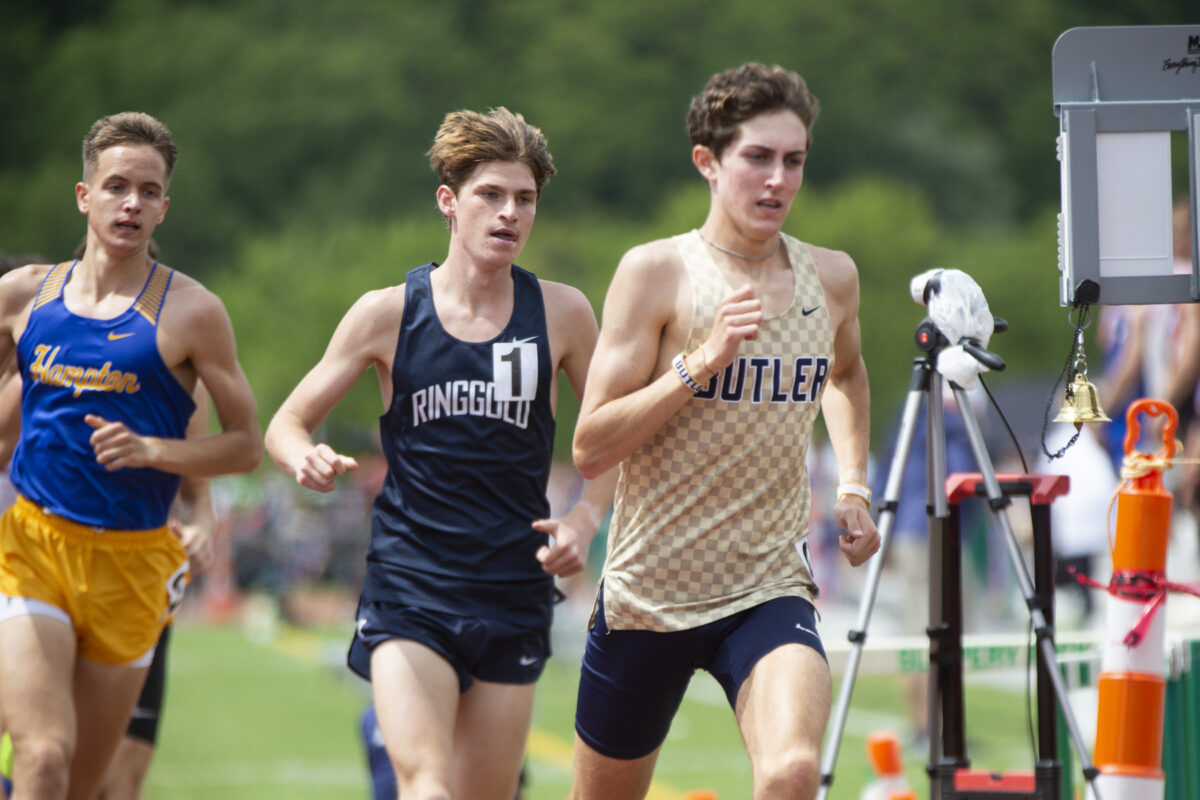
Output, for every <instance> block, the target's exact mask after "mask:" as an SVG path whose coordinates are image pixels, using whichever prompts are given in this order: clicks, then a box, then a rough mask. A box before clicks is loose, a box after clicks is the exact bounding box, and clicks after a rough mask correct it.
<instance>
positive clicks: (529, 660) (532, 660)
mask: <svg viewBox="0 0 1200 800" xmlns="http://www.w3.org/2000/svg"><path fill="white" fill-rule="evenodd" d="M537 662H538V658H537V656H521V657H520V658H518V659H517V663H518V664H520V665H521V666H522V667H531V666H533V665H534V664H536V663H537Z"/></svg>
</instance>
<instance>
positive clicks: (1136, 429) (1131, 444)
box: [1125, 397, 1179, 458]
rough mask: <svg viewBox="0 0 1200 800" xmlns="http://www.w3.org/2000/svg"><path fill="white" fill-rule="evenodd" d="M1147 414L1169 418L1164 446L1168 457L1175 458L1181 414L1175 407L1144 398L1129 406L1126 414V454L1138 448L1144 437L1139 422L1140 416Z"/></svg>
mask: <svg viewBox="0 0 1200 800" xmlns="http://www.w3.org/2000/svg"><path fill="white" fill-rule="evenodd" d="M1143 411H1144V412H1145V413H1147V414H1149V415H1150V416H1152V417H1155V416H1158V415H1164V416H1166V418H1167V424H1166V425H1164V426H1163V432H1162V436H1163V446H1164V447H1165V448H1166V457H1167V458H1174V457H1175V429H1176V428H1178V427H1179V414H1178V413H1176V411H1175V406H1173V405H1171V404H1170V403H1167V402H1164V401H1162V400H1151V399H1149V398H1146V397H1143V398H1142V399H1140V400H1135V401H1133V402H1132V403H1130V404H1129V410H1127V411H1126V412H1125V454H1126V455H1129V454H1130V453H1132V452H1133V451H1134V448H1136V447H1137V443H1138V439H1140V438H1141V435H1142V426H1141V423H1139V422H1138V414H1140V413H1142V412H1143Z"/></svg>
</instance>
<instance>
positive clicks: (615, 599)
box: [604, 231, 833, 631]
mask: <svg viewBox="0 0 1200 800" xmlns="http://www.w3.org/2000/svg"><path fill="white" fill-rule="evenodd" d="M783 239H784V243H785V245H786V248H787V256H788V260H789V261H790V263H791V267H792V275H793V285H794V287H795V288H794V291H793V296H792V303H791V305H790V306H789V307H788V308H787V310H786V311H784V312H783V313H782V314H780V315H778V316H775V317H770V318H767V319H765V320H764V321H763V324H762V326H761V329H760V331H759V336H758V338H757V339H756V340H754V341H745V342H742V344H741V347H740V349H739V351H738V355H737V357H736V358H735V359H734V361H733V363H732V364H731V365H730V366H729V367H727V368H726V369H725V370H724V371H723V372H722V373H721V374H719V375H717V376H716V377H714V378H713V380H712V381H711V382H710V383H709V384H708V386H707V387H705V390H704V391H703V392H701V393H698V394H697V395H696V396H695V397H693V398H692V399H691V400H689V401H688V403H687V404H686V405H684V407H683V408H682V409H681V410H680V412H679V413H678V414H677V415H676V416H675V417H674V418H673V419H672V420H671V421H670V422H668V423H667V425H666V426H664V427H663V429H662V430H660V431H659V432H658V433H657V434H656V435H655V436H654V437H653V438H652V439H651V440H649V441H648V442H646V444H644V445H643V446H642V447H641V448H640V449H639V450H638V451H636V452H635V453H633V455H631V456H630V457H629V458H628V459H626V460H625V461H623V462H622V463H621V474H620V482H619V483H618V485H617V494H616V504H615V507H614V511H613V519H612V524H611V526H610V529H609V542H608V558H607V561H606V563H605V569H604V611H605V621H606V623H607V624H608V627H609V628H610V629H613V630H621V629H641V630H655V631H673V630H685V629H688V628H694V627H698V626H700V625H704V624H707V623H709V622H713V621H715V620H718V619H722V618H724V617H727V616H730V615H732V614H736V613H738V612H740V611H743V610H745V609H747V608H751V607H753V606H756V605H758V604H760V603H763V602H765V601H767V600H771V599H773V598H776V597H782V596H790V595H800V596H802V597H807V598H808V599H810V600H812V599H814V598H815V596H816V585H815V584H814V583H813V579H812V576H811V574H810V572H809V569H808V566H807V558H806V557H805V556H804V555H801V552H802V542H803V539H804V537H805V536H806V535H807V534H808V514H809V481H808V470H807V468H806V466H805V455H806V453H807V451H808V443H809V439H810V438H811V436H812V427H813V421H814V420H815V418H816V415H817V412H818V410H819V407H820V406H819V401H820V397H821V391H822V390H823V388H824V386H825V382H826V380H827V378H828V376H829V373H830V370H832V368H833V332H832V330H831V327H830V322H829V310H828V308H827V305H826V300H825V293H824V291H823V290H822V288H821V282H820V279H819V278H818V277H817V268H816V263H815V262H814V261H813V257H812V254H811V253H810V252H809V250H808V247H807V246H806V245H805V244H803V243H802V242H800V241H797V240H796V239H793V238H792V237H790V236H784V237H783ZM674 241H675V244H676V246H677V247H678V248H679V253H680V255H681V257H682V259H683V263H684V265H685V266H686V268H687V271H688V275H689V276H690V278H691V285H692V328H691V332H690V334H689V335H688V340H687V348H686V352H689V353H690V352H692V351H694V350H695V349H696V348H698V347H699V346H700V344H701V343H702V342H703V341H704V340H705V339H706V338H707V337H708V334H709V332H710V331H711V330H712V327H713V323H714V320H715V315H716V310H717V306H718V304H719V303H720V302H721V299H722V298H723V297H724V296H725V295H727V294H728V293H729V292H730V286H729V283H728V281H727V280H726V279H725V277H724V276H723V275H722V274H721V272H720V270H719V269H718V268H717V265H716V263H715V262H714V261H713V258H712V255H711V253H710V252H709V251H708V249H707V248H706V247H705V246H704V244H703V242H702V241H701V240H700V237H699V234H698V233H697V232H696V231H692V232H690V233H686V234H682V235H680V236H676V237H675V238H674Z"/></svg>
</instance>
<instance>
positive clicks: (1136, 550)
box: [1093, 399, 1179, 800]
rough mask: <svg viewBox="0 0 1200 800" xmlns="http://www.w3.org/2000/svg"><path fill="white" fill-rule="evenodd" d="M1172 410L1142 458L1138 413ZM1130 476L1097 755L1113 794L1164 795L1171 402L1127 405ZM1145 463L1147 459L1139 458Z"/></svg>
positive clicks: (1106, 791) (1117, 549) (1112, 588)
mask: <svg viewBox="0 0 1200 800" xmlns="http://www.w3.org/2000/svg"><path fill="white" fill-rule="evenodd" d="M1141 413H1146V414H1149V415H1152V416H1156V415H1164V416H1166V417H1167V421H1166V423H1165V424H1164V425H1163V445H1164V449H1163V450H1162V451H1160V453H1159V454H1157V456H1156V457H1154V458H1144V459H1141V460H1140V461H1139V459H1138V457H1137V456H1136V455H1135V454H1134V448H1135V446H1136V444H1137V441H1138V438H1139V422H1138V415H1139V414H1141ZM1126 420H1127V425H1128V428H1127V433H1126V435H1125V454H1126V470H1125V471H1124V472H1126V473H1127V474H1128V473H1129V472H1132V476H1131V477H1129V478H1128V484H1127V485H1125V486H1123V487H1122V488H1121V490H1120V491H1119V492H1118V494H1117V527H1116V535H1115V539H1114V541H1113V543H1112V561H1113V577H1112V580H1111V582H1110V583H1109V587H1108V609H1107V622H1106V628H1105V637H1104V646H1103V650H1102V653H1101V662H1100V679H1099V682H1098V684H1097V688H1098V690H1099V709H1098V713H1097V719H1096V748H1095V753H1094V756H1093V761H1094V764H1095V766H1096V768H1097V769H1098V770H1099V772H1100V774H1099V776H1098V777H1097V779H1096V785H1097V788H1098V789H1099V791H1100V793H1101V795H1102V796H1103V797H1104V799H1105V800H1161V798H1162V796H1163V771H1162V739H1163V698H1164V696H1165V690H1166V673H1165V665H1164V661H1163V636H1164V625H1165V622H1164V619H1165V616H1166V615H1165V613H1164V609H1163V605H1164V601H1165V598H1166V589H1165V588H1164V587H1165V585H1166V563H1167V542H1168V539H1169V536H1170V523H1171V507H1172V504H1173V497H1172V495H1171V493H1170V492H1168V491H1167V490H1166V489H1164V488H1163V482H1162V472H1163V468H1164V467H1163V466H1162V465H1163V463H1164V459H1170V458H1172V457H1174V455H1175V429H1176V428H1177V427H1178V425H1179V417H1178V415H1177V414H1176V413H1175V409H1174V408H1172V407H1171V405H1170V404H1169V403H1164V402H1161V401H1158V400H1147V399H1142V400H1138V401H1137V402H1135V403H1133V404H1132V405H1130V407H1129V410H1128V411H1127V412H1126ZM1139 464H1141V465H1142V466H1140V467H1139V466H1138V465H1139Z"/></svg>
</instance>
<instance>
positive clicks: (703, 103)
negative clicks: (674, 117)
mask: <svg viewBox="0 0 1200 800" xmlns="http://www.w3.org/2000/svg"><path fill="white" fill-rule="evenodd" d="M781 109H786V110H789V111H794V112H795V113H796V116H798V117H800V119H801V120H802V121H803V122H804V126H805V127H806V128H808V142H809V146H811V145H812V126H813V122H814V121H815V120H816V118H817V114H818V112H819V111H820V110H821V104H820V103H819V102H818V101H817V98H816V97H814V96H813V94H812V93H811V92H809V91H808V84H806V83H805V82H804V78H802V77H800V75H799V74H797V73H795V72H792V71H790V70H786V69H784V68H783V67H780V66H773V67H768V66H764V65H763V64H757V63H753V62H752V63H749V64H742V65H741V66H740V67H733V68H732V69H727V70H725V71H724V72H718V73H717V74H716V75H713V76H712V77H711V78H709V79H708V84H707V85H706V86H705V87H704V91H702V92H700V94H698V95H696V96H695V97H694V98H692V105H691V107H690V108H689V109H688V115H687V128H688V137H689V138H690V139H691V141H692V144H693V145H697V144H699V145H703V146H705V147H707V148H708V149H709V150H711V151H712V153H713V155H714V156H715V157H716V158H717V159H720V158H721V154H722V153H723V152H724V151H725V148H726V147H728V146H729V143H730V142H732V141H733V140H734V138H735V137H736V136H737V134H738V128H739V126H740V125H741V124H742V123H743V122H745V121H746V120H748V119H751V118H752V117H757V116H758V115H759V114H764V113H766V112H768V111H778V110H781Z"/></svg>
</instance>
